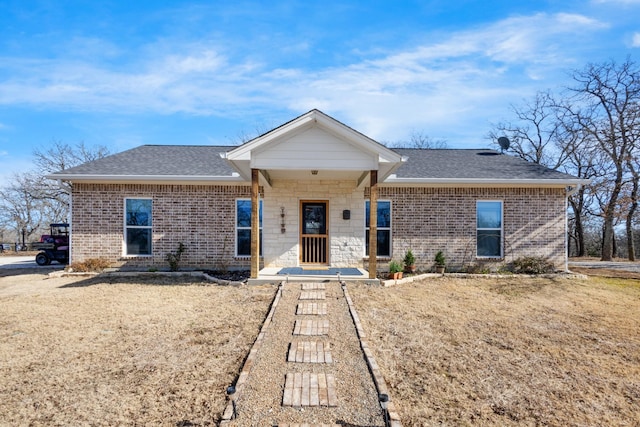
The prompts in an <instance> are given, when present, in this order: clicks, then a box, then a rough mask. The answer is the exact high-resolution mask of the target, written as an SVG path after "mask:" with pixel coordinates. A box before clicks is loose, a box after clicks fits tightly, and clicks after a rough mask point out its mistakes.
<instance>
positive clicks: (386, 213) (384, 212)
mask: <svg viewBox="0 0 640 427" xmlns="http://www.w3.org/2000/svg"><path fill="white" fill-rule="evenodd" d="M380 227H384V228H389V227H391V202H378V228H380Z"/></svg>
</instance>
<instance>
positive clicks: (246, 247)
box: [236, 199, 262, 256]
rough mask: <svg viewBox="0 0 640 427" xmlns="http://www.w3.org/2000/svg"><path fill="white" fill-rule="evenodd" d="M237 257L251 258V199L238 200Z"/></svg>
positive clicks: (260, 210)
mask: <svg viewBox="0 0 640 427" xmlns="http://www.w3.org/2000/svg"><path fill="white" fill-rule="evenodd" d="M258 216H259V220H260V255H262V200H260V206H259V215H258ZM236 256H251V199H238V200H236Z"/></svg>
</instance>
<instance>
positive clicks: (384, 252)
mask: <svg viewBox="0 0 640 427" xmlns="http://www.w3.org/2000/svg"><path fill="white" fill-rule="evenodd" d="M364 210H365V212H364V217H365V236H364V241H365V255H366V256H369V210H370V208H369V201H368V200H367V201H366V202H365V209H364ZM377 255H378V256H381V257H390V256H391V202H390V201H388V200H378V251H377Z"/></svg>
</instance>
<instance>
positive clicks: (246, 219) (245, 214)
mask: <svg viewBox="0 0 640 427" xmlns="http://www.w3.org/2000/svg"><path fill="white" fill-rule="evenodd" d="M237 225H238V227H251V200H238V218H237Z"/></svg>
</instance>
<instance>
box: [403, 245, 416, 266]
mask: <svg viewBox="0 0 640 427" xmlns="http://www.w3.org/2000/svg"><path fill="white" fill-rule="evenodd" d="M403 262H404V266H405V267H409V266H412V265H415V264H416V257H415V256H413V252H411V249H409V250H408V251H407V253H406V254H404V260H403Z"/></svg>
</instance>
